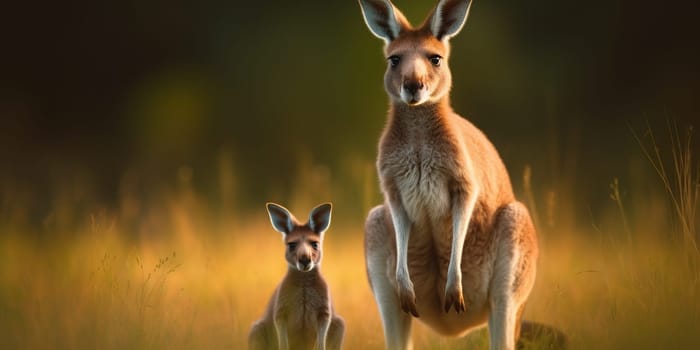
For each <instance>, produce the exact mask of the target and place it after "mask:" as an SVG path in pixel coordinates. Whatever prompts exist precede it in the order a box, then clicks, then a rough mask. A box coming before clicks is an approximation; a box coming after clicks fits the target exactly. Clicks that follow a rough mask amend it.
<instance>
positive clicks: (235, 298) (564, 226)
mask: <svg viewBox="0 0 700 350" xmlns="http://www.w3.org/2000/svg"><path fill="white" fill-rule="evenodd" d="M681 145H682V144H681ZM683 149H684V148H683V147H681V148H679V150H680V151H683ZM687 149H688V152H690V151H689V150H690V148H689V147H688V148H687ZM651 155H652V158H653V153H652V154H651ZM683 157H688V159H690V158H689V155H684V154H683V153H680V154H679V157H678V158H677V159H682V158H683ZM688 161H690V160H688ZM677 164H678V163H677ZM680 164H681V165H680V166H677V167H678V168H679V169H686V170H683V171H686V172H688V176H690V177H689V180H687V181H689V182H688V185H683V186H686V187H683V190H682V192H683V193H686V194H683V193H681V194H679V195H677V196H676V199H672V200H671V202H670V203H671V205H672V206H671V207H669V206H668V205H667V204H668V203H669V202H668V201H667V199H666V198H663V197H661V198H640V197H638V196H637V197H635V196H634V195H629V194H628V195H626V193H630V192H631V193H634V191H635V189H634V188H632V189H630V188H627V187H626V186H627V184H625V183H623V182H621V181H619V180H617V179H614V180H613V181H612V184H613V185H612V186H611V188H610V190H611V199H612V202H611V206H610V209H609V213H608V214H609V215H608V216H607V217H605V218H603V219H599V218H591V224H590V226H589V227H587V228H586V227H584V228H581V227H574V226H573V225H570V224H568V223H551V222H549V221H551V220H539V219H541V218H538V217H537V216H538V214H537V213H538V212H537V211H536V210H533V213H534V214H533V215H535V218H534V219H535V220H536V221H537V222H540V224H538V226H540V230H539V233H540V250H541V258H540V262H539V270H538V278H537V283H536V286H535V289H534V291H533V293H532V296H531V298H530V301H529V303H528V306H527V309H526V311H525V319H528V320H533V321H537V322H540V323H544V324H547V325H550V326H552V327H555V328H557V329H559V330H561V331H562V332H564V333H565V334H566V335H567V337H568V340H569V344H570V347H571V348H572V349H628V348H640V349H676V348H678V349H690V348H700V335H699V334H698V333H697V330H698V329H700V282H698V281H700V276H698V270H697V268H696V265H695V264H694V263H689V260H688V259H689V256H691V255H689V254H692V252H693V251H694V248H693V247H692V246H691V245H690V243H689V241H688V240H689V239H690V238H691V237H692V235H691V233H692V234H696V233H695V231H692V230H694V229H695V228H694V227H695V226H694V225H695V222H694V221H693V220H695V216H691V215H695V214H696V210H697V207H696V206H691V204H694V203H691V202H692V201H696V199H694V198H697V194H694V195H695V196H696V197H687V196H690V195H691V194H693V192H692V189H693V187H692V186H693V185H694V186H698V185H699V184H700V183H699V182H698V181H697V177H693V176H697V175H693V169H692V168H691V167H689V166H686V165H682V164H684V163H680ZM654 166H656V167H657V171H658V164H656V163H655V165H654ZM365 168H367V169H371V164H370V165H368V166H366V167H362V169H363V170H362V171H361V172H360V174H359V175H358V178H360V177H363V178H369V179H368V180H366V182H364V183H365V185H367V181H368V182H369V183H370V184H369V185H367V186H365V187H370V186H371V185H375V183H374V179H373V178H371V177H367V176H365V175H364V174H365V173H366V172H365V171H364V169H365ZM670 174H671V175H670V176H675V175H673V174H674V173H673V172H671V173H670ZM530 176H531V173H530V172H529V171H528V172H526V174H525V183H524V187H525V192H526V195H525V197H526V198H524V200H525V201H526V202H528V204H529V205H530V206H531V207H533V209H534V207H537V208H540V209H541V210H542V211H543V212H548V213H554V215H556V214H557V210H559V209H558V208H557V207H555V206H553V205H552V204H548V203H546V202H544V203H538V202H537V200H536V198H538V197H537V193H535V192H536V190H534V189H533V188H532V186H531V185H530ZM302 177H303V176H302ZM668 179H672V178H671V177H667V179H664V180H663V186H665V187H670V188H673V184H674V183H675V182H674V181H673V180H668ZM685 179H686V178H685V177H681V178H680V180H679V181H680V182H681V183H684V182H683V181H686V180H685ZM694 179H695V180H694ZM323 181H324V182H328V181H330V180H329V179H327V178H325V177H324V178H323ZM693 181H695V182H693ZM362 183H363V182H362V181H360V184H362ZM360 187H361V188H362V186H360ZM306 188H308V189H309V191H311V190H312V189H313V188H314V186H313V185H312V184H307V186H306ZM695 188H697V187H695ZM601 190H602V191H605V190H606V189H601ZM365 191H368V190H365ZM695 191H697V190H695ZM324 193H326V194H328V193H330V192H324ZM674 193H676V192H674ZM678 193H680V192H678ZM695 193H697V192H695ZM368 197H369V196H364V197H362V200H363V201H366V200H367V198H368ZM543 197H546V196H543ZM561 200H575V199H574V198H571V199H561ZM635 200H636V201H640V200H643V201H644V203H646V204H647V205H648V207H649V208H652V209H654V208H661V209H659V210H667V211H668V213H676V214H673V215H667V217H666V218H665V220H659V219H658V217H645V216H644V215H635V214H634V213H632V212H630V209H629V207H630V206H629V204H630V203H631V202H633V201H635ZM314 201H315V199H310V198H308V197H304V195H303V194H298V195H296V197H295V199H294V202H296V203H297V204H294V203H293V204H292V205H290V208H291V209H292V211H293V212H304V211H307V210H309V209H310V207H311V205H313V204H315V203H314ZM676 202H678V203H679V205H675V204H674V203H676ZM341 204H342V203H341ZM368 204H371V203H365V204H363V205H368ZM623 204H624V205H623ZM259 207H260V210H259V213H258V215H253V216H251V217H242V216H238V215H230V216H224V217H223V218H219V217H217V215H214V214H213V213H212V212H211V211H212V210H211V209H208V207H207V206H205V205H202V200H201V199H200V198H198V197H197V196H196V194H195V193H194V192H193V191H191V189H186V190H184V191H183V190H178V191H174V194H172V195H169V196H163V198H162V199H161V201H160V202H155V203H154V204H152V205H151V207H147V208H143V207H142V208H141V209H140V210H143V211H145V213H143V215H142V216H141V218H142V219H140V221H139V222H137V224H138V225H137V226H136V228H134V225H132V224H127V223H125V222H126V221H128V220H125V216H127V215H126V214H124V213H132V212H134V211H133V210H124V209H123V210H120V211H117V212H116V213H113V214H109V213H105V212H101V211H97V213H91V212H86V213H84V215H83V216H84V220H83V223H80V224H76V225H71V226H66V225H63V224H60V223H61V222H66V221H65V220H63V221H62V220H60V218H59V220H54V221H50V222H46V223H44V229H43V230H44V231H42V232H34V231H32V229H30V228H27V227H26V226H24V225H14V224H13V221H12V220H11V217H12V216H11V215H10V216H5V217H6V218H7V217H9V218H10V219H5V222H4V223H3V224H2V225H3V226H2V227H0V231H1V232H2V234H1V235H0V329H2V331H0V339H2V340H1V341H0V342H1V343H0V344H2V347H3V348H8V349H44V348H52V349H53V348H70V349H73V348H95V349H97V348H99V349H132V348H143V349H182V348H184V349H220V348H229V349H241V348H246V337H247V332H248V330H249V327H250V325H251V323H252V322H253V321H255V320H256V319H258V318H259V317H260V316H261V315H262V313H263V310H264V309H265V306H266V304H267V302H268V300H269V298H270V295H271V293H272V291H273V290H274V288H275V286H276V285H277V283H278V282H279V281H280V280H281V278H282V277H283V275H284V273H285V270H286V263H285V261H284V259H283V251H284V247H283V245H282V243H281V239H280V235H279V233H277V232H275V231H273V230H272V228H271V227H270V226H269V221H268V220H267V218H266V216H265V213H264V206H263V205H262V203H261V204H260V205H259ZM337 208H342V205H337V206H336V209H337ZM679 208H680V209H679ZM127 209H128V208H127ZM691 209H692V210H691ZM654 210H656V209H654ZM674 215H678V217H675V216H674ZM681 215H685V218H686V219H685V222H684V221H683V220H680V218H681ZM132 216H133V215H131V214H129V217H132ZM338 217H340V218H341V219H340V220H337V221H336V222H335V223H333V224H332V225H331V229H330V230H329V231H328V233H327V237H326V241H325V254H324V261H323V264H322V272H323V274H324V276H325V277H326V279H327V280H328V282H329V284H330V287H331V292H332V296H333V302H334V305H335V308H336V310H337V312H338V313H339V314H340V315H341V316H342V317H343V318H344V319H345V322H346V335H345V348H346V349H381V348H383V344H384V340H383V334H382V326H381V322H380V320H379V314H378V312H377V307H376V305H375V303H374V299H373V297H372V294H371V291H370V288H369V284H368V282H367V278H366V273H365V265H364V253H363V242H362V234H363V233H362V227H363V219H364V218H363V217H357V218H355V219H354V220H353V219H348V218H347V216H346V217H343V216H342V214H339V215H338ZM213 218H217V219H216V220H214V219H213ZM679 222H680V224H678V223H679ZM134 230H136V231H138V232H139V235H138V236H137V235H135V232H134ZM697 258H698V257H697V256H695V257H694V259H697ZM695 261H697V260H695ZM413 340H414V344H415V348H416V349H458V348H465V347H468V348H480V349H486V348H488V333H487V331H486V330H485V329H483V330H478V331H476V332H474V333H472V334H470V335H468V336H466V337H465V338H462V339H447V338H441V337H438V336H437V335H436V334H435V333H433V332H431V331H430V330H429V329H428V328H426V327H424V326H422V325H421V324H420V323H419V322H414V334H413ZM525 345H526V348H528V349H530V348H531V349H538V348H542V346H543V344H541V343H537V342H535V343H526V344H525Z"/></svg>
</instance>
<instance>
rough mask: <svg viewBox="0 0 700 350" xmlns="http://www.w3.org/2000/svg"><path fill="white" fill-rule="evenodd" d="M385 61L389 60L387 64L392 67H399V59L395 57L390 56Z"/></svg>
mask: <svg viewBox="0 0 700 350" xmlns="http://www.w3.org/2000/svg"><path fill="white" fill-rule="evenodd" d="M387 59H388V60H389V64H390V65H391V66H392V67H396V66H398V65H399V62H401V57H399V56H396V55H391V56H389V58H387Z"/></svg>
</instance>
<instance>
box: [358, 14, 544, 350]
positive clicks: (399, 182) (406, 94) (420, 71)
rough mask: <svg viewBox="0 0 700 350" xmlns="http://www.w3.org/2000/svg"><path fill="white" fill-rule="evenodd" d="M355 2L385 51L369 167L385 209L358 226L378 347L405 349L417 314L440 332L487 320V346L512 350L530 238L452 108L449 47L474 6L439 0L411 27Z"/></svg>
mask: <svg viewBox="0 0 700 350" xmlns="http://www.w3.org/2000/svg"><path fill="white" fill-rule="evenodd" d="M359 3H360V7H361V9H362V14H363V16H364V19H365V22H366V24H367V26H368V27H369V29H370V31H371V32H372V33H373V34H374V35H375V36H377V37H379V38H380V39H382V40H383V41H384V43H385V45H384V54H385V55H386V56H385V57H386V59H387V68H386V73H385V75H384V87H385V89H386V92H387V94H388V95H389V98H390V101H391V103H390V108H389V116H388V122H387V124H386V126H385V129H384V132H383V134H382V137H381V140H380V141H379V154H378V159H377V170H378V172H379V178H380V181H381V188H382V192H383V193H384V199H385V204H384V205H380V206H378V207H375V208H373V209H372V210H371V211H370V213H369V216H368V218H367V221H366V224H365V255H366V264H367V273H368V275H369V279H370V284H371V286H372V291H373V293H374V296H375V299H376V302H377V304H378V306H379V311H380V315H381V318H382V322H383V326H384V336H385V340H386V346H387V348H389V349H407V348H410V347H411V341H410V336H411V320H412V318H411V315H413V316H415V317H419V315H420V320H421V321H423V322H424V323H425V324H427V325H428V326H430V327H431V328H433V329H434V330H436V331H437V332H439V333H441V334H444V335H453V336H454V335H462V334H464V333H466V332H467V331H469V330H470V329H473V328H475V327H479V326H482V325H484V324H486V323H488V328H489V335H490V346H491V349H514V346H515V341H516V340H517V338H518V337H519V333H520V318H521V315H522V312H523V309H524V306H525V302H526V300H527V298H528V296H529V294H530V291H531V290H532V286H533V284H534V281H535V271H536V262H537V255H538V248H537V237H536V234H535V229H534V227H533V225H532V222H531V220H530V215H529V214H528V211H527V209H526V208H525V206H524V205H522V204H521V203H520V202H518V201H516V200H515V197H514V195H513V189H512V187H511V183H510V179H509V177H508V173H507V171H506V168H505V166H504V164H503V162H502V161H501V158H500V156H499V155H498V152H497V151H496V149H495V147H494V146H493V145H492V144H491V142H490V141H489V140H488V139H487V138H486V136H485V135H484V134H483V133H482V132H481V130H479V129H478V128H477V127H475V126H474V125H473V124H472V123H470V122H469V121H467V120H466V119H464V118H462V117H460V116H459V115H457V114H456V113H455V112H454V111H453V110H452V107H451V106H450V101H449V91H450V88H451V85H452V76H451V73H450V69H449V67H448V60H449V56H450V45H449V40H450V38H452V37H453V36H455V35H456V34H457V33H458V32H459V31H460V30H461V29H462V26H463V25H464V23H465V22H466V19H467V15H468V13H469V8H470V5H471V1H470V0H440V1H439V2H438V4H437V6H436V7H435V9H434V10H433V11H432V13H431V14H430V15H429V16H428V18H427V19H426V20H425V22H423V24H421V25H420V26H418V27H416V28H414V27H412V26H411V24H410V23H409V22H408V21H407V20H406V17H404V15H403V14H402V13H401V11H399V10H398V9H397V8H396V7H395V6H394V5H393V4H392V3H391V2H390V1H389V0H359ZM451 309H454V310H455V312H450V310H451Z"/></svg>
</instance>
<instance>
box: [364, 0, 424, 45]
mask: <svg viewBox="0 0 700 350" xmlns="http://www.w3.org/2000/svg"><path fill="white" fill-rule="evenodd" d="M358 2H359V3H360V9H361V10H362V16H363V17H364V19H365V23H366V24H367V27H368V28H369V30H370V31H371V32H372V34H374V35H375V36H376V37H378V38H380V39H382V40H384V42H386V43H389V42H391V41H393V40H394V39H396V38H397V37H398V36H399V33H401V31H402V30H404V29H407V28H410V27H411V25H410V24H409V23H408V21H407V20H406V17H404V15H403V14H402V13H401V11H399V9H397V8H396V6H394V5H393V4H392V3H391V1H389V0H358Z"/></svg>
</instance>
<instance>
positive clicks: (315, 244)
mask: <svg viewBox="0 0 700 350" xmlns="http://www.w3.org/2000/svg"><path fill="white" fill-rule="evenodd" d="M311 248H314V250H318V242H311Z"/></svg>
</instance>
